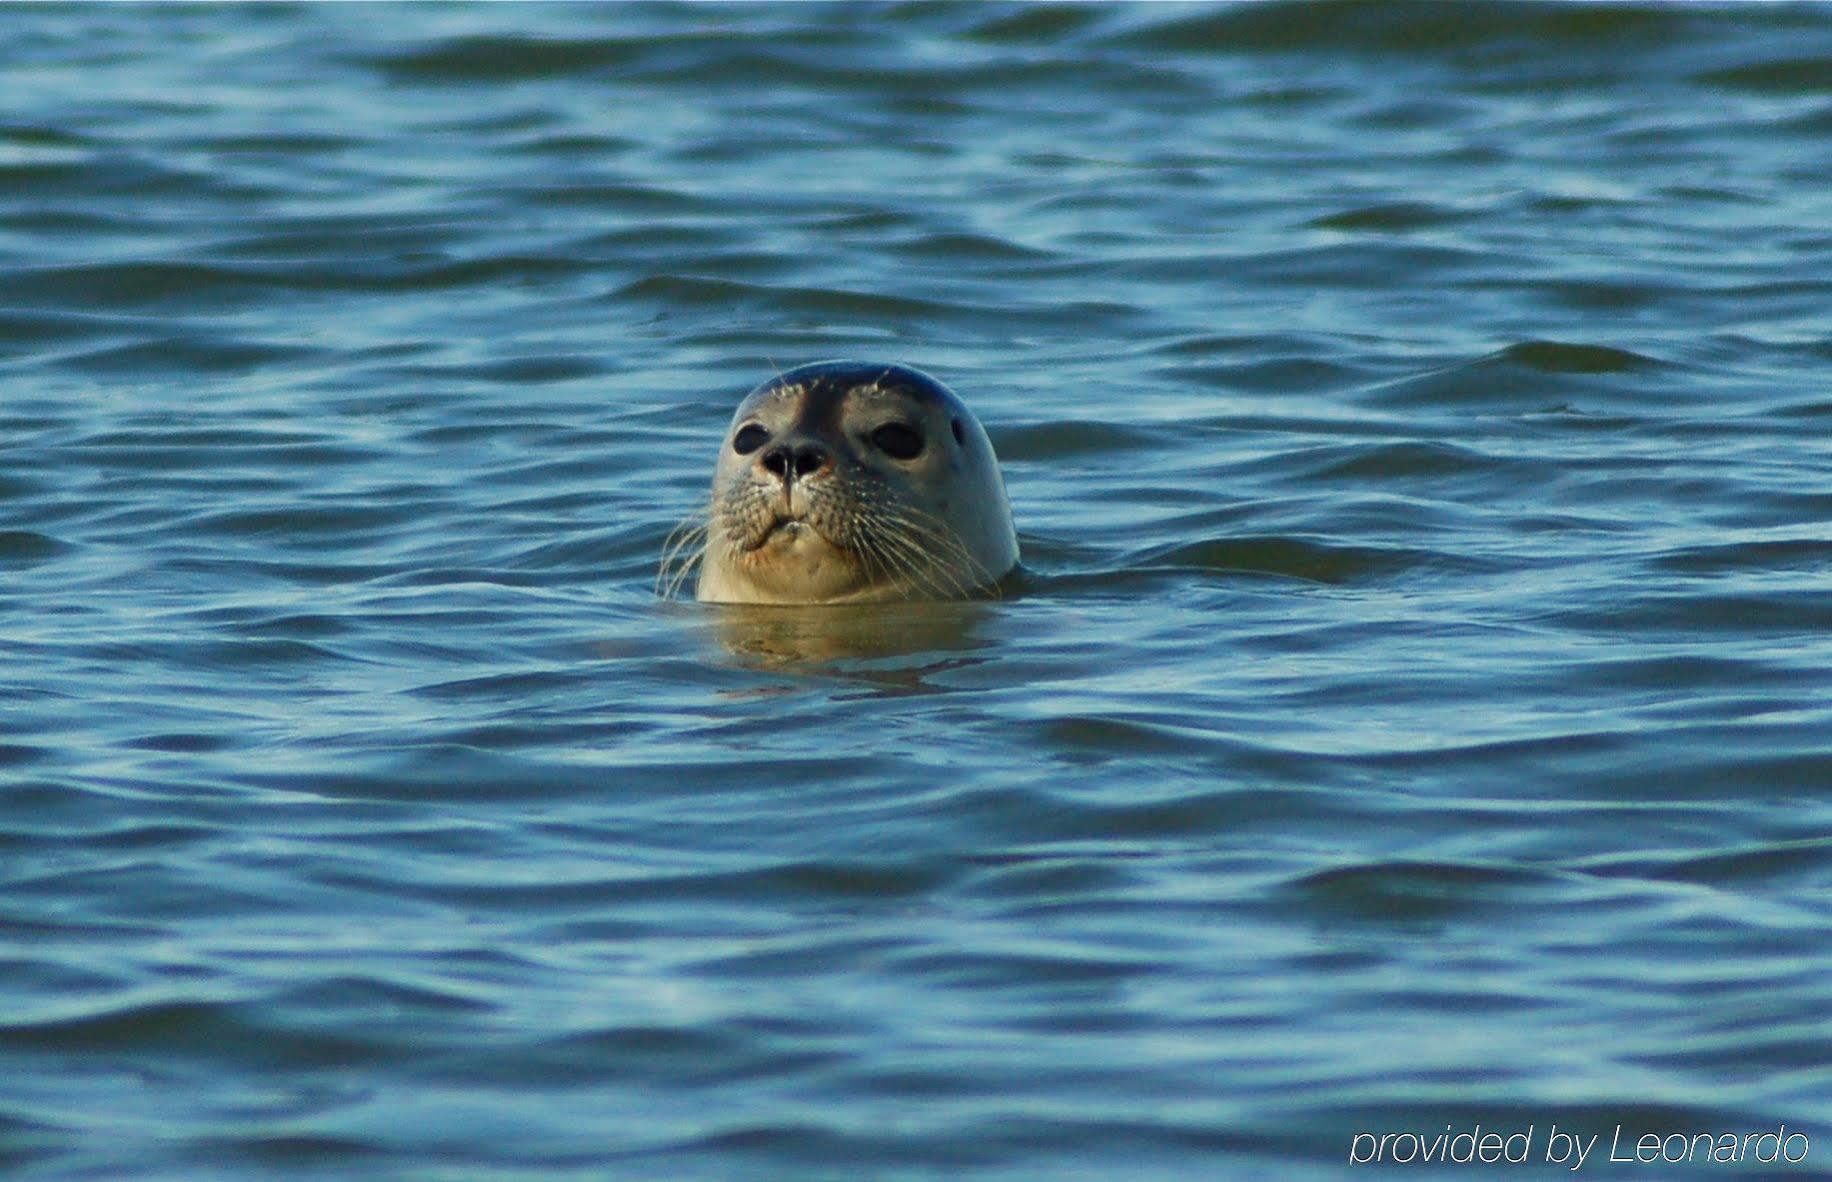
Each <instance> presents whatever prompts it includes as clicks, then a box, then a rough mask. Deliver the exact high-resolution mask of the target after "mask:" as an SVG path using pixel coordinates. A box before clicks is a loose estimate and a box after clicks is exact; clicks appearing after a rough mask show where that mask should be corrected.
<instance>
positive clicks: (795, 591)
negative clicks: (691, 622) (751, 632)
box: [734, 516, 868, 603]
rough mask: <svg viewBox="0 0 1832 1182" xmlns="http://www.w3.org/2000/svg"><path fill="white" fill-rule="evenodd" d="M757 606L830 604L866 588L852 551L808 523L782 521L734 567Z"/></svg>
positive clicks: (750, 544)
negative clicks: (749, 590)
mask: <svg viewBox="0 0 1832 1182" xmlns="http://www.w3.org/2000/svg"><path fill="white" fill-rule="evenodd" d="M734 565H735V567H736V572H737V573H738V574H739V575H740V576H741V577H742V578H743V580H744V581H745V582H746V583H748V584H750V588H751V591H752V594H753V595H754V597H755V600H756V601H758V602H766V603H827V602H831V601H833V600H836V599H844V598H847V597H848V596H851V595H855V594H857V593H858V592H859V590H860V589H861V588H862V587H864V586H865V584H866V583H867V581H868V580H867V575H866V571H865V569H864V567H863V565H862V564H861V563H860V562H859V560H858V558H857V557H856V556H854V555H853V553H852V551H850V550H848V549H847V548H846V547H844V546H840V545H838V544H836V543H835V542H833V541H832V540H831V539H830V538H828V537H827V535H825V534H823V533H822V532H821V531H820V530H819V529H817V528H815V526H814V525H813V523H811V522H809V521H807V520H806V519H804V518H799V517H786V516H778V517H777V518H776V519H775V520H774V521H773V522H771V523H770V524H769V526H767V527H766V528H765V529H764V530H763V531H761V532H760V533H758V534H756V535H754V536H753V538H752V539H748V540H747V541H746V543H745V544H743V545H742V546H741V547H740V549H739V553H738V555H737V562H736V563H735V564H734Z"/></svg>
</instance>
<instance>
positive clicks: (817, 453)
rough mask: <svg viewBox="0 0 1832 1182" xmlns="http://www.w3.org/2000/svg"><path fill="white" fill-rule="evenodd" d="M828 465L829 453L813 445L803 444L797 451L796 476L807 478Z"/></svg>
mask: <svg viewBox="0 0 1832 1182" xmlns="http://www.w3.org/2000/svg"><path fill="white" fill-rule="evenodd" d="M826 465H827V453H826V452H825V451H823V450H822V449H820V448H818V447H816V446H815V445H814V444H812V443H806V444H803V445H802V446H801V447H798V448H796V449H795V474H796V475H797V476H806V475H808V474H809V473H810V472H818V471H820V470H821V469H822V468H824V467H826Z"/></svg>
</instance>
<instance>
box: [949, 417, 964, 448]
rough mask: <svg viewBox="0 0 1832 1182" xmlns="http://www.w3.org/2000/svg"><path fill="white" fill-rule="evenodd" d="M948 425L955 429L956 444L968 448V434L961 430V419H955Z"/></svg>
mask: <svg viewBox="0 0 1832 1182" xmlns="http://www.w3.org/2000/svg"><path fill="white" fill-rule="evenodd" d="M948 425H949V426H950V427H953V428H954V442H956V443H958V444H960V445H961V446H962V447H966V446H967V433H966V432H965V431H963V430H961V421H960V420H959V419H955V420H954V421H953V422H951V423H949V424H948Z"/></svg>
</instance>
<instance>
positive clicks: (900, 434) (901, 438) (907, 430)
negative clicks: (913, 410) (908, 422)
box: [871, 423, 922, 460]
mask: <svg viewBox="0 0 1832 1182" xmlns="http://www.w3.org/2000/svg"><path fill="white" fill-rule="evenodd" d="M871 441H872V443H874V444H876V445H877V447H878V450H879V451H882V452H883V453H884V454H885V455H887V456H889V457H890V458H891V459H893V460H913V459H915V458H916V457H917V456H919V455H921V454H922V432H920V431H918V430H917V429H916V428H914V427H907V426H905V425H904V424H902V423H886V424H884V426H882V427H879V428H878V429H877V430H876V431H873V432H872V433H871Z"/></svg>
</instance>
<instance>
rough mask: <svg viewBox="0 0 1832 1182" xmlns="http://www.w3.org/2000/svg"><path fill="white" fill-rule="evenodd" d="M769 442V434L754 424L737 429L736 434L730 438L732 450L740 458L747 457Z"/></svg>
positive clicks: (747, 424)
mask: <svg viewBox="0 0 1832 1182" xmlns="http://www.w3.org/2000/svg"><path fill="white" fill-rule="evenodd" d="M769 441H770V433H769V432H768V431H765V430H764V429H763V428H762V427H760V426H758V425H757V424H756V423H746V424H744V426H742V427H740V428H738V434H737V435H735V436H733V437H732V450H733V451H735V452H737V453H738V454H739V455H741V456H748V455H750V454H751V453H752V452H754V451H756V450H757V449H758V448H760V447H762V446H763V445H764V444H766V443H768V442H769Z"/></svg>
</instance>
